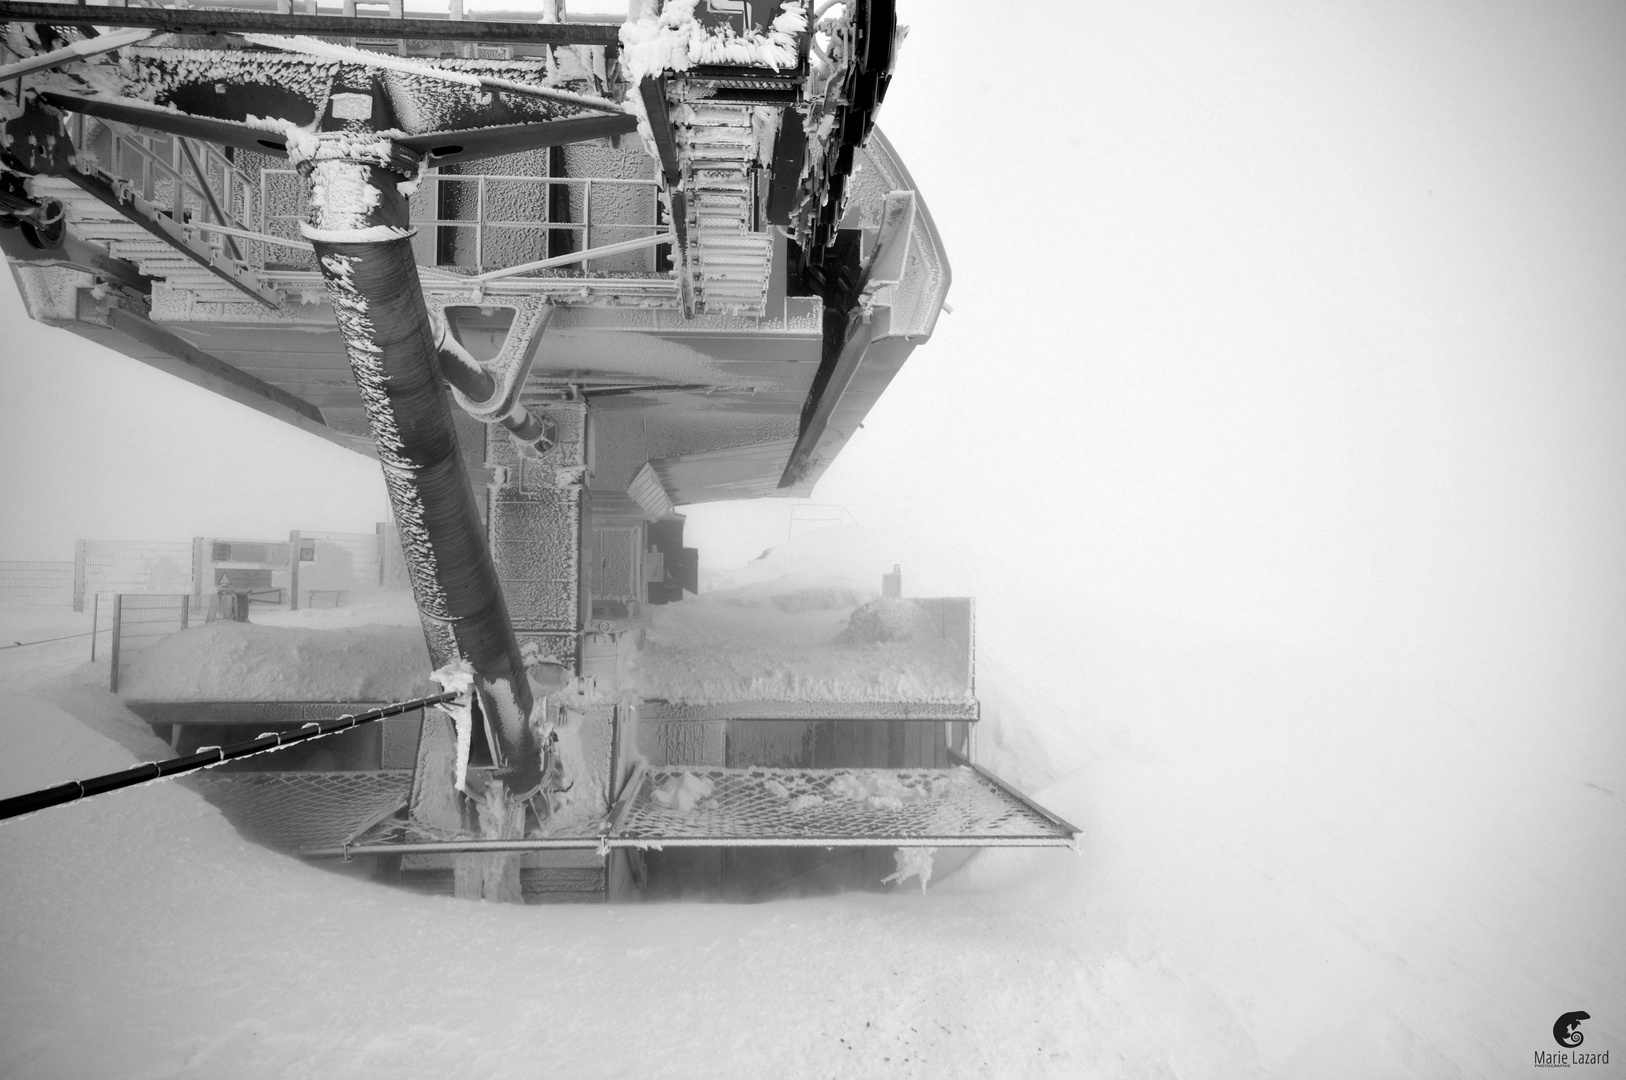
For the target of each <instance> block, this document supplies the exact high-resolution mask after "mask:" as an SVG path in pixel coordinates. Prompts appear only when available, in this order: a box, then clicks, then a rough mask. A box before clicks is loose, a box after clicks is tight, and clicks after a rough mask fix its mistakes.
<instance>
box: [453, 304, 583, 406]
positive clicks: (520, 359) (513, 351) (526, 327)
mask: <svg viewBox="0 0 1626 1080" xmlns="http://www.w3.org/2000/svg"><path fill="white" fill-rule="evenodd" d="M424 300H425V302H426V303H427V304H428V306H429V308H430V310H431V311H438V312H439V314H440V317H441V318H442V319H443V320H444V319H445V318H446V309H447V308H453V307H467V306H469V304H470V303H471V302H472V303H477V304H479V305H480V306H482V307H505V308H510V309H512V310H513V312H514V321H513V324H512V325H511V326H509V328H508V337H507V338H506V339H504V341H503V343H502V348H501V349H499V350H498V351H497V355H496V356H495V357H493V358H492V359H491V361H490V362H489V363H487V364H485V365H484V366H485V368H486V370H487V371H488V372H489V373H490V374H491V377H492V379H493V380H494V381H495V382H496V384H497V387H496V390H495V392H494V393H493V394H492V395H491V397H490V398H488V399H487V400H485V401H470V400H469V398H468V397H467V396H466V395H465V394H464V393H463V392H462V391H461V390H459V389H457V388H456V387H455V386H454V387H453V388H452V395H453V397H454V398H455V399H456V400H457V403H458V405H460V406H461V407H462V408H463V409H464V410H465V411H466V412H468V414H469V415H470V416H473V417H475V418H476V419H478V420H482V421H484V422H485V423H488V424H495V423H500V422H501V421H502V418H503V417H505V416H507V415H508V414H509V413H511V412H513V411H514V408H515V406H517V405H518V404H519V395H520V391H521V390H523V389H524V387H525V379H526V377H527V376H529V375H530V373H531V364H532V363H533V362H534V361H535V359H536V348H537V345H538V344H539V343H540V342H541V340H542V332H543V331H544V330H545V329H546V328H547V325H548V321H549V320H550V319H551V318H552V317H553V305H552V304H551V303H549V301H548V299H547V297H545V296H527V295H519V296H503V297H500V298H490V299H479V300H474V301H471V300H470V298H469V297H468V295H467V294H464V293H446V292H425V293H424Z"/></svg>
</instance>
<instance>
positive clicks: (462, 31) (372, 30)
mask: <svg viewBox="0 0 1626 1080" xmlns="http://www.w3.org/2000/svg"><path fill="white" fill-rule="evenodd" d="M0 22H32V23H48V24H50V25H52V26H142V27H149V28H151V29H154V30H162V31H165V32H167V33H173V34H243V33H254V34H315V35H317V36H321V37H363V38H420V39H423V40H427V41H436V40H440V41H501V42H511V43H513V44H521V45H603V46H607V47H609V48H612V49H613V48H618V47H619V45H620V32H621V26H620V24H619V23H567V22H557V23H544V22H535V23H522V22H475V21H470V20H456V21H454V20H443V19H392V18H382V17H380V18H369V17H367V16H352V15H276V14H273V13H271V12H267V11H206V10H202V9H199V8H185V9H183V8H161V7H80V6H76V5H73V4H40V3H24V2H21V0H0Z"/></svg>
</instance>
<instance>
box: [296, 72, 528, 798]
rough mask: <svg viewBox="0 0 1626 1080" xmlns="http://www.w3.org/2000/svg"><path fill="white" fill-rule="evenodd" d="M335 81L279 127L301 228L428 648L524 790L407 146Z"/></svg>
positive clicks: (519, 721) (523, 692)
mask: <svg viewBox="0 0 1626 1080" xmlns="http://www.w3.org/2000/svg"><path fill="white" fill-rule="evenodd" d="M347 75H348V76H349V78H348V79H347V77H346V76H347ZM346 82H349V83H350V84H351V85H354V86H355V92H352V93H335V95H334V99H335V101H336V102H338V103H339V104H335V105H332V106H330V110H334V111H336V110H340V109H342V111H343V113H344V117H343V118H335V117H334V116H332V115H331V111H330V114H329V116H328V118H327V119H326V120H325V121H324V123H323V125H322V126H323V128H324V130H322V131H319V132H317V133H315V134H310V133H306V132H302V131H298V130H291V131H290V132H289V147H288V149H289V156H290V157H291V158H292V159H293V160H294V162H295V164H296V165H297V166H298V168H299V170H300V172H301V174H302V175H304V176H305V177H306V179H307V181H308V183H309V184H310V192H311V194H310V206H311V212H310V220H309V221H308V222H307V223H306V224H305V225H304V233H305V236H306V238H307V239H309V240H310V241H311V243H312V245H313V246H314V247H315V249H316V256H317V261H318V263H319V264H320V266H321V270H322V277H323V279H324V281H325V282H326V284H327V292H328V297H329V299H330V300H331V301H332V304H333V310H334V312H335V314H336V315H337V317H338V323H339V330H340V333H341V334H342V335H343V337H344V342H345V350H346V352H347V353H348V354H349V358H350V367H351V370H352V371H353V373H354V374H355V378H356V386H357V388H358V389H359V390H360V392H361V396H362V401H363V403H364V405H365V407H366V412H367V420H368V423H369V425H370V426H371V428H372V435H373V442H374V444H375V445H376V447H377V448H378V456H379V461H380V462H381V463H382V465H383V467H384V482H385V484H386V486H387V487H388V489H389V495H390V502H391V505H392V507H393V509H394V512H395V521H396V526H397V528H398V529H399V530H400V534H401V541H402V547H403V548H404V549H405V552H406V560H407V565H408V570H409V573H410V576H411V578H412V588H413V592H414V594H415V596H416V598H417V603H418V611H419V614H420V617H421V619H422V622H423V629H424V636H425V638H426V639H427V640H428V643H429V654H430V657H431V659H432V660H433V662H434V663H435V665H436V666H437V667H441V666H444V665H446V664H448V663H451V662H454V661H457V660H464V661H467V662H468V663H469V664H470V666H472V667H473V669H474V673H475V691H476V693H477V696H478V698H479V701H480V704H481V707H482V710H483V711H484V714H485V720H486V726H487V730H488V731H491V732H492V734H493V735H494V736H495V739H496V742H497V746H496V747H494V750H495V751H496V752H497V753H498V754H499V755H500V756H501V757H502V759H503V761H502V764H503V765H504V767H505V768H506V770H507V776H506V780H507V786H508V788H509V790H512V791H519V792H525V791H529V790H530V789H531V788H533V787H535V786H536V785H537V784H538V783H539V782H540V779H541V757H540V751H539V747H538V743H537V740H536V737H535V735H534V733H533V732H532V730H531V727H530V713H531V704H532V699H531V690H530V683H529V682H528V681H527V679H526V675H525V667H524V663H523V661H522V660H521V658H520V651H519V644H518V642H517V640H516V639H515V637H514V630H513V625H512V623H511V622H510V621H509V618H508V610H507V606H506V604H505V603H504V601H503V596H502V591H501V588H500V586H499V584H498V580H497V571H496V567H495V566H494V565H493V563H492V559H491V549H490V547H489V545H488V544H487V543H486V536H485V529H484V526H483V525H482V524H481V521H480V513H479V508H478V505H477V504H476V502H475V494H474V491H473V489H472V488H471V486H470V484H469V481H468V477H467V475H466V474H465V473H464V471H463V464H462V461H461V459H460V456H459V454H458V446H457V435H456V433H455V431H454V429H453V427H452V411H451V404H450V402H449V401H448V400H447V397H446V391H445V387H444V384H443V382H442V377H441V372H440V369H439V366H438V362H437V357H436V347H435V345H436V341H435V334H434V331H433V328H432V326H431V322H430V317H429V312H428V309H427V308H426V306H425V304H424V298H423V289H422V286H421V285H420V284H419V281H418V268H417V260H416V258H415V257H414V255H413V251H412V242H411V236H412V233H411V230H410V228H409V226H408V215H407V201H406V196H405V195H404V194H402V193H401V191H400V187H399V185H401V184H402V183H404V182H406V181H409V180H411V179H412V178H413V177H415V176H416V173H417V167H418V156H417V154H416V153H414V152H413V151H411V150H408V149H406V148H403V147H401V146H399V145H397V144H394V143H392V142H391V141H390V140H389V139H388V138H387V137H386V136H383V135H380V134H378V131H379V130H386V131H387V130H389V129H391V128H393V127H394V126H395V125H394V117H393V115H391V114H390V107H389V103H388V99H387V98H386V97H385V96H384V93H383V90H382V87H381V86H379V85H378V84H377V83H376V82H373V81H372V80H371V79H370V78H368V77H367V76H365V75H359V76H358V75H357V74H356V73H354V72H342V73H341V75H340V78H339V85H336V86H335V91H346V90H348V89H349V88H348V87H347V86H345V85H343V84H345V83H346ZM368 96H370V97H371V99H372V105H371V108H370V109H369V108H368V107H367V103H366V101H365V100H364V99H365V98H366V97H368Z"/></svg>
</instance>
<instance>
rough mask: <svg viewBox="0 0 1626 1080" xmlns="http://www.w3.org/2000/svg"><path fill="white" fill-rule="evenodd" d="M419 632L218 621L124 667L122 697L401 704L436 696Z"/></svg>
mask: <svg viewBox="0 0 1626 1080" xmlns="http://www.w3.org/2000/svg"><path fill="white" fill-rule="evenodd" d="M430 670H431V665H430V663H429V650H428V648H427V647H426V646H425V645H424V640H423V633H422V631H420V630H417V629H410V628H407V627H401V626H366V627H347V628H343V629H336V630H318V629H310V628H303V627H281V626H257V625H255V624H253V623H235V622H216V623H209V624H208V625H206V626H201V627H196V628H193V629H190V630H182V631H181V632H179V633H177V634H171V635H170V636H169V637H167V638H165V639H164V640H162V641H160V642H158V643H157V644H156V645H153V646H152V647H151V648H148V649H144V650H142V651H141V652H138V653H133V654H131V655H130V656H129V658H128V659H127V660H126V661H125V662H124V669H123V675H122V676H121V677H120V680H119V692H120V694H121V695H122V696H123V697H126V698H131V699H139V700H150V701H329V700H331V701H401V700H405V699H407V698H413V697H421V696H423V695H425V694H432V693H434V692H435V685H434V683H433V682H432V681H431V680H430V678H429V672H430Z"/></svg>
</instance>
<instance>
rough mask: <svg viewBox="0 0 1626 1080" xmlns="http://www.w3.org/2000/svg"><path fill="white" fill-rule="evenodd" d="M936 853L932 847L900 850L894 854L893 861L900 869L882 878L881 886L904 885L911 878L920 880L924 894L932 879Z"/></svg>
mask: <svg viewBox="0 0 1626 1080" xmlns="http://www.w3.org/2000/svg"><path fill="white" fill-rule="evenodd" d="M936 853H937V849H936V848H931V847H917V848H899V849H898V850H897V851H895V852H893V853H892V859H893V861H894V862H896V863H897V864H898V868H897V869H896V870H894V871H893V872H892V873H890V874H888V875H887V876H886V877H884V878H882V879H881V884H882V885H886V884H890V883H891V882H894V881H895V882H897V883H898V884H899V885H902V884H903V883H904V882H905V881H908V880H909V879H910V878H919V879H920V891H921V892H922V893H924V892H925V891H926V883H927V882H928V881H930V880H931V879H932V856H933V855H934V854H936Z"/></svg>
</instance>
